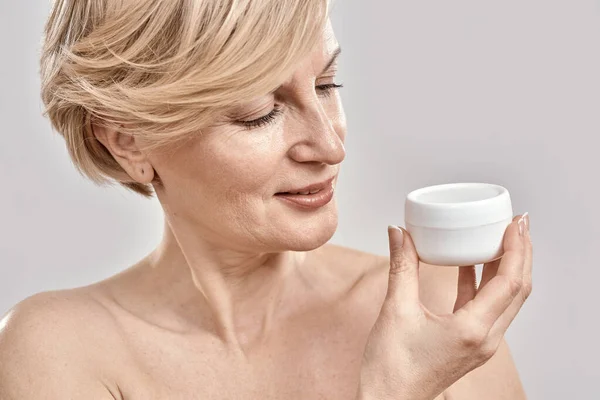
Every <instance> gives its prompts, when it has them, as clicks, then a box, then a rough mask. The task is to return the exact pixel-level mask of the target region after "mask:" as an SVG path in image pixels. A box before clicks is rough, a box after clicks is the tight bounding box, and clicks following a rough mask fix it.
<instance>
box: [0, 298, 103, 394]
mask: <svg viewBox="0 0 600 400" xmlns="http://www.w3.org/2000/svg"><path fill="white" fill-rule="evenodd" d="M69 307H70V305H69V304H68V303H64V302H63V301H61V300H58V299H56V298H54V297H53V296H51V295H48V294H46V293H42V294H38V295H35V296H32V297H30V298H28V299H26V300H24V301H22V302H21V303H19V304H18V305H16V306H15V307H14V308H13V309H12V310H11V311H10V312H9V313H8V314H7V315H6V316H4V318H3V319H2V320H1V321H0V399H2V400H22V399H28V400H38V399H99V400H100V399H107V400H108V399H114V397H113V396H112V395H111V393H110V391H109V390H108V389H107V388H106V386H105V385H104V384H103V383H102V382H100V380H98V379H96V378H95V377H94V367H93V366H92V365H91V364H90V360H89V357H86V351H85V343H84V341H83V340H82V338H81V335H80V333H81V330H82V327H81V326H80V325H81V323H80V322H79V323H78V321H77V318H74V317H72V316H70V315H69V314H70V313H69V310H70V308H69Z"/></svg>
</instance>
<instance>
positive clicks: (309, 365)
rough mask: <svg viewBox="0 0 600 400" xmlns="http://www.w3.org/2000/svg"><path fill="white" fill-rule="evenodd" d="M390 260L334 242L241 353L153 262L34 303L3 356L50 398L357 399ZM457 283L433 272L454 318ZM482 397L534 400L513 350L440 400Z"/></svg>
mask: <svg viewBox="0 0 600 400" xmlns="http://www.w3.org/2000/svg"><path fill="white" fill-rule="evenodd" d="M385 259H386V258H385V257H378V256H375V255H372V254H368V253H364V252H360V251H357V250H353V249H349V248H345V247H341V246H336V245H331V244H328V245H325V246H322V247H321V248H320V249H318V250H316V251H313V252H312V253H311V254H310V255H309V256H308V257H307V258H306V264H305V269H304V270H303V272H302V273H301V274H299V275H298V277H297V281H296V283H295V285H294V286H290V288H289V290H286V293H289V299H290V300H292V299H295V302H296V303H295V306H294V307H291V308H289V309H287V310H286V311H285V312H284V313H281V315H280V316H279V317H277V320H276V321H275V320H274V321H273V322H272V327H271V329H270V332H271V333H270V334H269V335H261V334H255V335H254V336H250V335H249V336H247V341H246V342H244V344H243V346H242V352H240V353H238V352H236V351H232V350H231V349H230V348H227V346H226V345H225V344H224V343H223V342H222V341H221V340H219V339H218V336H216V334H215V333H214V325H213V324H211V322H210V317H209V316H206V317H205V318H203V319H199V320H198V324H195V323H190V322H189V321H188V320H186V319H182V318H181V315H180V312H179V311H182V312H185V311H184V307H181V306H180V307H176V308H175V307H173V303H172V301H173V299H174V296H173V293H174V292H176V293H177V292H182V291H183V290H184V289H183V288H182V286H185V285H186V283H185V281H183V282H182V281H180V282H179V283H177V281H176V279H175V280H171V279H173V278H174V277H175V274H168V275H170V276H171V279H169V277H168V276H167V275H163V274H162V273H161V271H159V268H160V267H157V266H156V265H154V264H153V261H152V255H150V256H149V257H147V258H145V259H144V260H142V261H141V262H140V263H138V264H136V265H135V266H133V267H131V268H129V269H127V270H126V271H124V272H122V273H120V274H118V275H116V276H114V277H112V278H109V279H107V280H105V281H102V282H99V283H97V284H94V285H91V286H87V287H83V288H77V289H73V290H64V291H59V292H47V293H41V294H38V295H36V296H33V297H31V298H29V299H27V300H25V301H24V302H22V303H21V304H20V305H19V306H17V308H16V309H15V310H14V311H13V313H12V315H9V318H8V322H7V324H6V327H5V329H4V330H5V332H4V333H3V340H4V341H7V342H5V343H4V344H5V346H1V347H0V348H2V350H4V351H6V349H7V345H8V344H9V343H10V344H11V345H12V346H11V347H12V349H13V351H14V352H12V353H10V354H9V355H12V357H10V358H6V357H4V356H5V354H6V353H2V355H3V357H2V358H3V359H5V360H6V359H9V360H11V361H12V362H11V365H12V366H13V369H12V371H11V374H14V375H12V376H13V377H21V378H24V377H27V376H29V374H31V375H32V376H40V375H39V374H41V375H42V376H44V377H47V379H48V380H49V381H50V382H51V383H50V384H49V381H48V380H47V379H44V380H37V381H34V382H37V383H39V385H40V387H39V390H40V393H42V392H41V391H43V392H44V393H47V390H48V389H49V388H51V387H56V390H57V392H56V393H63V392H60V390H64V389H65V388H68V387H69V386H70V385H71V384H74V385H81V387H80V388H79V390H81V392H82V393H94V394H95V396H96V397H94V398H98V399H103V398H106V399H110V398H116V399H163V398H169V399H191V398H214V399H239V398H248V399H250V398H261V399H281V398H286V399H308V398H310V399H313V398H314V399H318V398H323V399H339V400H345V399H351V398H354V397H353V396H355V393H356V387H357V385H358V379H359V373H360V363H361V357H362V352H363V350H364V344H365V341H366V340H367V337H368V335H369V332H370V330H371V328H372V326H373V323H374V322H375V320H376V318H377V316H378V313H379V309H380V307H381V304H382V302H383V300H384V296H385V292H386V288H387V276H388V275H387V274H388V272H387V267H386V266H385ZM157 274H160V278H159V279H157V278H158V275H157ZM456 279H457V269H456V268H445V267H437V266H430V265H427V264H421V289H422V298H423V302H424V304H426V305H427V307H429V308H430V309H432V310H437V311H440V312H441V311H446V312H451V310H452V307H453V304H454V299H455V296H456ZM174 288H176V289H174ZM150 296H151V297H150ZM448 310H450V311H448ZM25 329H27V330H28V331H27V332H24V330H25ZM73 343H77V346H74V345H73ZM40 357H42V362H41V363H40ZM62 362H64V363H65V365H64V366H63V367H62V368H61V367H60V365H61V363H62ZM50 363H52V365H50ZM48 368H50V370H48ZM76 371H77V372H76ZM5 373H6V371H5ZM36 373H37V374H36ZM80 374H84V379H81V378H82V377H81V376H80ZM69 376H71V377H72V378H73V381H69V379H68V377H69ZM4 377H6V375H5V376H4ZM4 377H3V378H4ZM66 377H67V378H66ZM9 380H10V377H9ZM82 382H83V383H82ZM21 389H22V390H23V391H19V392H14V397H0V398H2V399H4V398H7V399H12V398H22V397H19V396H26V395H27V396H32V397H27V398H36V397H33V395H32V394H33V393H36V392H35V387H34V386H31V381H30V380H28V382H27V385H25V384H23V385H22V387H21ZM2 390H4V389H0V394H3V395H4V393H3V392H2ZM29 390H31V392H30V391H29ZM8 393H12V392H10V391H9V392H8ZM17 393H18V395H17ZM64 393H66V392H64ZM11 395H12V394H11ZM6 396H8V394H7V395H6ZM481 398H486V399H524V398H525V395H524V393H523V390H522V387H521V384H520V381H519V378H518V375H517V372H516V370H515V367H514V364H513V362H512V359H511V357H510V353H509V351H508V348H507V346H506V345H505V344H503V346H501V347H500V349H499V350H498V352H497V353H496V354H495V355H494V356H493V358H492V359H491V360H490V361H489V362H488V363H486V364H484V365H483V366H482V367H480V368H478V369H476V370H474V371H473V372H471V373H470V374H468V375H467V376H465V377H463V378H462V379H461V380H459V381H458V382H456V383H455V384H454V385H453V386H452V387H450V388H449V389H448V390H446V392H445V393H444V394H443V395H442V396H439V397H438V398H436V400H442V399H465V400H469V399H481Z"/></svg>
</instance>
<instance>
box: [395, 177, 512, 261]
mask: <svg viewBox="0 0 600 400" xmlns="http://www.w3.org/2000/svg"><path fill="white" fill-rule="evenodd" d="M512 218H513V210H512V204H511V200H510V194H509V193H508V190H506V189H505V188H504V187H502V186H498V185H494V184H488V183H449V184H443V185H436V186H428V187H424V188H421V189H417V190H414V191H412V192H410V193H409V194H408V196H407V197H406V201H405V207H404V221H405V224H406V230H407V231H408V232H409V233H410V235H411V237H412V239H413V241H414V243H415V247H416V249H417V253H418V254H419V258H420V260H421V261H423V262H424V263H427V264H433V265H446V266H465V265H475V264H483V263H486V262H489V261H493V260H495V259H498V258H500V257H501V256H502V254H503V252H504V251H503V245H502V242H503V238H504V232H505V231H506V228H507V227H508V225H510V223H511V221H512Z"/></svg>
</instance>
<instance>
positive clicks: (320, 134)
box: [289, 102, 346, 165]
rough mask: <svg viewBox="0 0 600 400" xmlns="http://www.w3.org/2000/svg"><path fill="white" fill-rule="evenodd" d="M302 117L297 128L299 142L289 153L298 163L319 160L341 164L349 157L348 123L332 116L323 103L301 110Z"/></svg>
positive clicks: (299, 116)
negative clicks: (346, 140) (346, 137)
mask: <svg viewBox="0 0 600 400" xmlns="http://www.w3.org/2000/svg"><path fill="white" fill-rule="evenodd" d="M298 118H299V119H300V120H301V122H300V123H298V124H297V125H296V127H295V128H293V129H294V130H297V131H298V133H297V135H294V137H295V139H296V142H295V143H294V145H293V146H292V147H291V148H290V150H289V155H290V157H291V158H292V159H294V160H295V161H297V162H318V163H325V164H328V165H336V164H339V163H341V162H342V161H343V160H344V158H345V157H346V150H345V149H344V141H343V138H344V124H343V122H342V121H339V122H337V121H336V120H335V119H331V118H329V116H328V115H327V113H326V111H325V110H324V108H323V106H322V104H320V102H317V104H316V106H314V107H306V108H304V109H303V110H302V112H301V113H299V115H298Z"/></svg>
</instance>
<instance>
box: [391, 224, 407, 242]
mask: <svg viewBox="0 0 600 400" xmlns="http://www.w3.org/2000/svg"><path fill="white" fill-rule="evenodd" d="M388 228H392V229H394V230H396V231H398V235H397V236H396V241H397V242H398V246H399V247H402V245H403V244H404V232H402V229H400V227H398V226H396V225H388Z"/></svg>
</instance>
